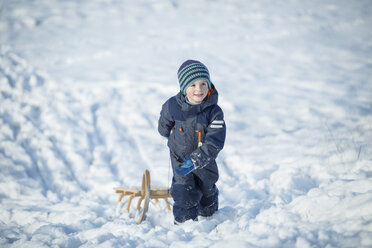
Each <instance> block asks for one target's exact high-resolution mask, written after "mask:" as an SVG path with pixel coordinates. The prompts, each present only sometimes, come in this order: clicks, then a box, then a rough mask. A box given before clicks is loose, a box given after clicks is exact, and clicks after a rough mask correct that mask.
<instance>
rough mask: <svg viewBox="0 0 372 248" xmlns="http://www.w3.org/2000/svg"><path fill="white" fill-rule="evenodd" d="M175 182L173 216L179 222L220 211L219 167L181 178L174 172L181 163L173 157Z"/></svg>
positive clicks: (172, 189) (209, 167)
mask: <svg viewBox="0 0 372 248" xmlns="http://www.w3.org/2000/svg"><path fill="white" fill-rule="evenodd" d="M171 158H172V159H171V160H172V166H173V175H174V176H173V180H172V188H171V194H172V197H173V200H174V205H173V215H174V219H175V221H177V222H180V223H182V222H185V221H187V220H190V219H191V220H196V219H197V217H198V215H199V216H211V215H213V213H214V212H216V211H217V210H218V189H217V186H216V184H215V183H216V182H217V180H218V170H217V165H213V164H212V165H211V166H206V167H204V168H202V169H198V170H195V171H194V172H192V173H190V174H188V175H186V176H180V175H177V174H176V173H175V172H174V168H176V167H178V166H179V165H180V164H179V162H178V161H177V160H176V159H175V158H174V157H172V156H171Z"/></svg>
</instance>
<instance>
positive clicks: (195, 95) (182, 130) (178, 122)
mask: <svg viewBox="0 0 372 248" xmlns="http://www.w3.org/2000/svg"><path fill="white" fill-rule="evenodd" d="M178 81H179V84H180V89H181V90H180V92H179V93H178V94H177V95H176V96H173V97H171V98H170V99H168V100H167V101H166V102H165V103H164V104H163V106H162V110H161V112H160V118H159V124H158V130H159V133H160V134H161V135H162V136H164V137H167V138H168V147H169V149H170V157H171V161H172V168H173V180H172V187H171V194H172V197H173V200H174V205H173V215H174V219H175V223H176V224H179V223H182V222H185V221H187V220H190V219H191V220H197V218H198V216H204V217H207V216H211V215H213V213H214V212H216V211H217V210H218V189H217V187H216V182H217V180H218V168H217V164H216V161H215V159H216V157H217V155H218V153H219V152H220V151H221V150H222V148H223V146H224V143H225V136H226V126H225V122H224V119H223V112H222V109H221V108H220V107H219V106H218V105H217V101H218V93H217V90H216V89H215V87H214V85H213V84H212V83H211V81H210V78H209V71H208V69H207V67H206V66H205V65H204V64H202V63H201V62H199V61H196V60H187V61H185V62H184V63H183V64H182V65H181V67H180V68H179V70H178Z"/></svg>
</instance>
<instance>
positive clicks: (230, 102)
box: [0, 0, 372, 248]
mask: <svg viewBox="0 0 372 248" xmlns="http://www.w3.org/2000/svg"><path fill="white" fill-rule="evenodd" d="M0 11H1V12H0V91H1V94H0V168H1V174H0V200H1V204H0V246H1V247H80V246H81V247H179V246H185V247H225V246H226V244H229V245H230V244H231V247H329V248H330V247H372V224H371V223H372V180H371V177H372V155H371V154H372V100H371V99H372V79H371V76H372V74H371V65H372V60H371V58H372V56H371V55H372V31H371V29H370V27H371V25H372V13H371V12H372V4H371V2H370V1H367V0H366V1H364V0H362V1H346V0H345V1H344V0H342V1H332V0H326V1H306V2H305V1H291V0H286V1H267V0H263V1H235V0H229V1H222V0H217V1H206V0H205V1H182V2H181V1H175V0H172V1H171V0H169V1H155V0H153V1H144V0H138V1H114V0H98V1H88V0H82V1H72V0H68V1H57V0H52V1H46V0H32V1H20V0H12V1H10V0H4V1H0ZM189 58H191V59H198V60H201V61H202V62H204V63H205V64H206V65H207V66H208V68H209V70H210V72H211V78H212V81H213V82H214V84H215V85H216V87H217V89H218V91H219V94H220V100H219V102H220V106H221V107H222V108H223V110H224V112H225V121H226V123H227V140H226V145H225V148H224V150H223V151H222V152H221V153H220V155H219V157H218V164H219V169H220V180H219V181H218V187H219V189H220V210H219V211H218V212H217V213H216V214H215V215H214V216H213V217H212V218H204V219H201V220H199V221H198V222H192V221H190V222H187V223H185V224H183V225H180V226H174V225H173V216H172V213H171V212H168V211H167V210H166V208H165V205H164V204H162V202H160V204H155V203H151V204H150V208H149V212H148V217H147V219H146V220H145V221H144V222H143V223H142V224H140V225H137V224H136V223H135V220H134V219H133V218H132V215H133V211H132V212H131V213H126V212H125V211H124V210H122V211H121V212H120V214H119V216H114V215H115V206H116V201H117V198H118V195H116V194H115V193H114V191H113V187H116V186H124V185H126V186H132V185H133V186H134V185H139V184H140V181H141V176H142V173H143V171H144V170H145V169H148V170H150V172H151V177H152V182H153V183H154V184H157V185H162V186H169V183H170V175H169V157H168V149H167V147H166V142H165V140H164V139H163V138H162V137H160V135H158V133H157V120H158V117H159V112H160V109H161V105H162V103H163V102H164V101H165V100H166V99H168V98H169V97H170V96H172V95H174V94H176V93H177V91H178V90H179V88H178V83H177V77H176V72H177V69H178V67H179V65H180V64H181V63H182V62H183V61H184V60H186V59H189Z"/></svg>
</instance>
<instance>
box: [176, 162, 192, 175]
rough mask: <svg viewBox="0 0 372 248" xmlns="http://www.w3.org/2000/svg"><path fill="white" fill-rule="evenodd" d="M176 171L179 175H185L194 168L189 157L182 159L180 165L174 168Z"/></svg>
mask: <svg viewBox="0 0 372 248" xmlns="http://www.w3.org/2000/svg"><path fill="white" fill-rule="evenodd" d="M175 170H176V173H177V174H178V175H180V176H185V175H187V174H189V173H191V172H192V171H194V170H195V166H194V163H193V162H192V161H191V159H189V158H185V159H183V162H182V164H181V166H180V167H178V168H176V169H175Z"/></svg>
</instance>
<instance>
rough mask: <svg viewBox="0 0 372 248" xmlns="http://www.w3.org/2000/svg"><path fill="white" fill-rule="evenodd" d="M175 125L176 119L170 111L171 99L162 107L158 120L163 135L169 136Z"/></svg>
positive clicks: (159, 129)
mask: <svg viewBox="0 0 372 248" xmlns="http://www.w3.org/2000/svg"><path fill="white" fill-rule="evenodd" d="M173 126H174V120H173V118H172V117H171V116H170V113H169V100H168V101H166V102H165V103H164V104H163V106H162V109H161V112H160V117H159V121H158V131H159V133H160V135H161V136H164V137H169V134H170V132H171V130H172V128H173Z"/></svg>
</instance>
